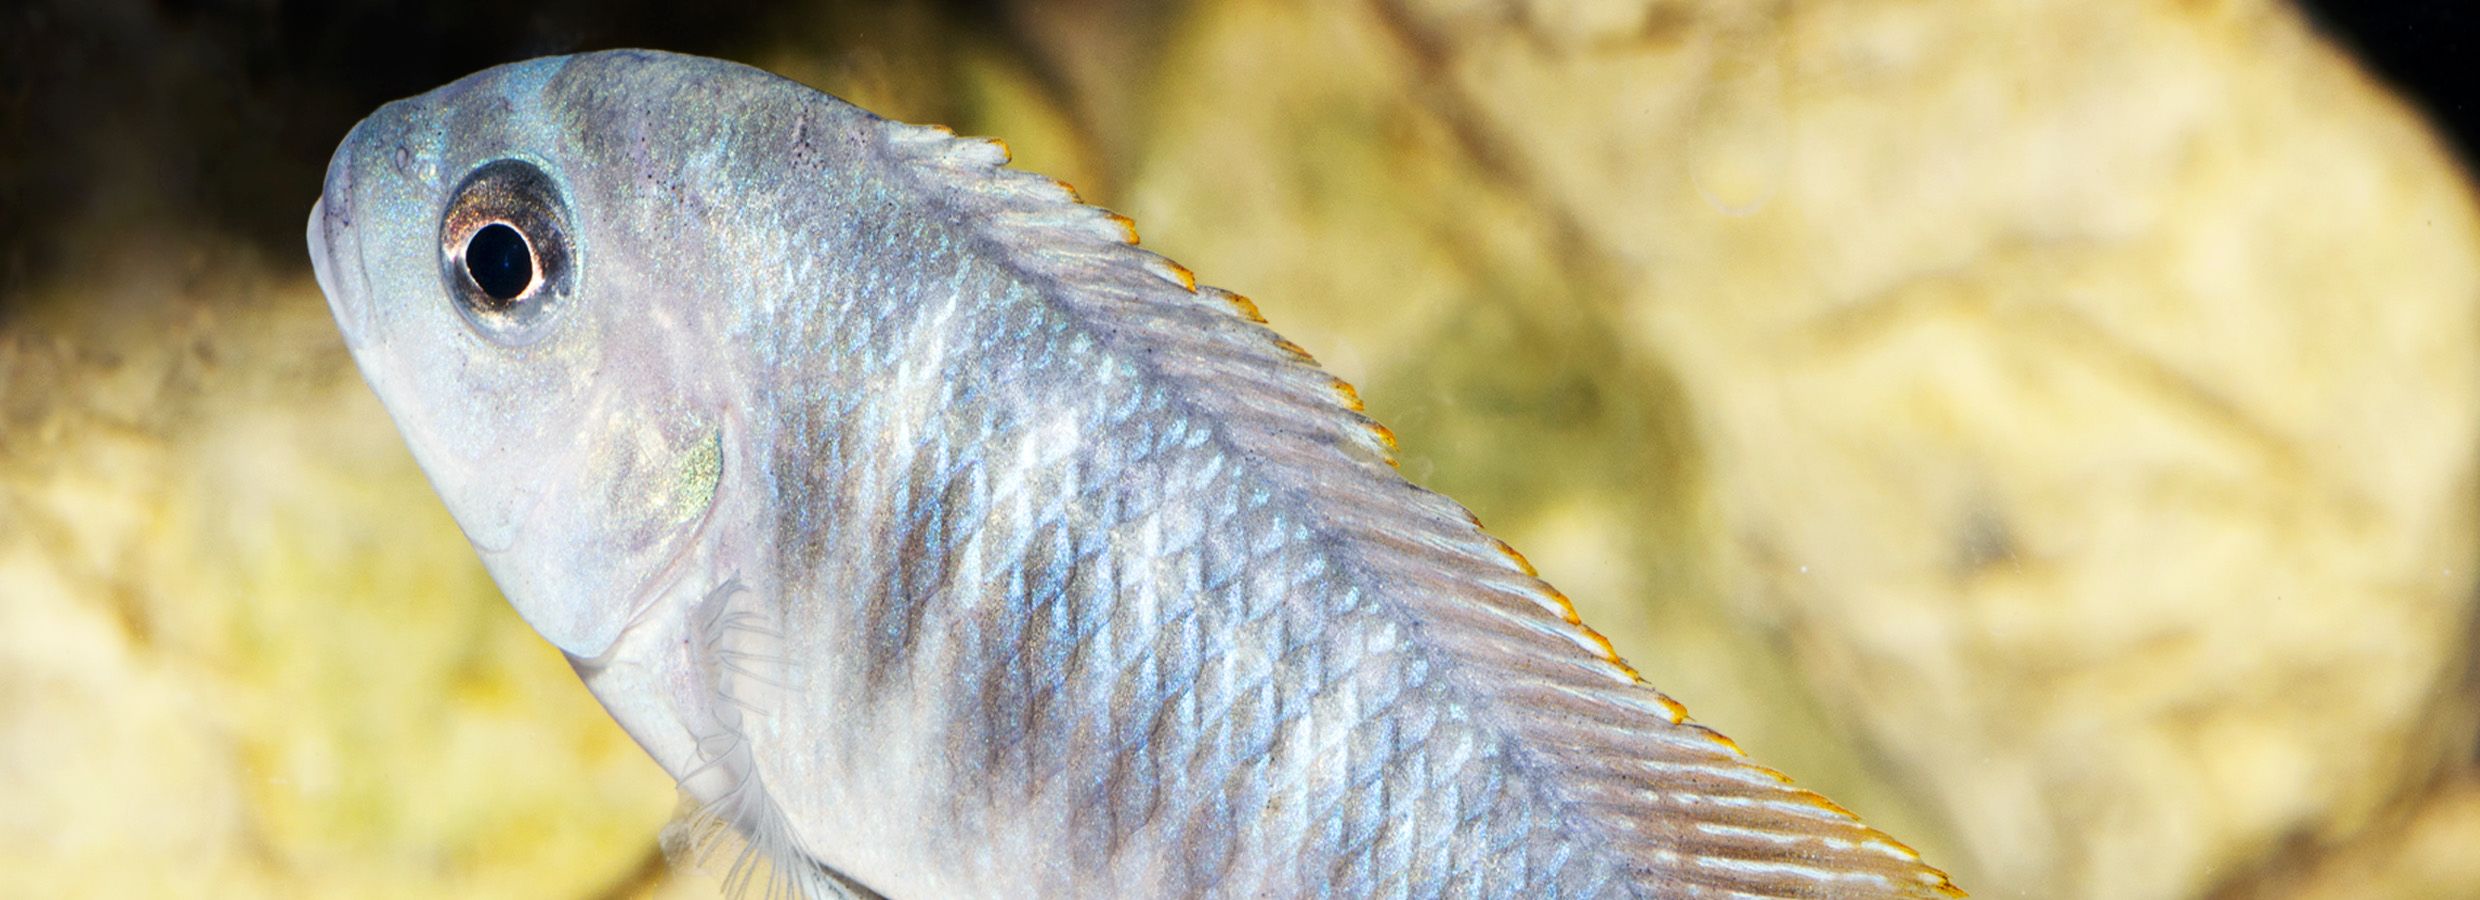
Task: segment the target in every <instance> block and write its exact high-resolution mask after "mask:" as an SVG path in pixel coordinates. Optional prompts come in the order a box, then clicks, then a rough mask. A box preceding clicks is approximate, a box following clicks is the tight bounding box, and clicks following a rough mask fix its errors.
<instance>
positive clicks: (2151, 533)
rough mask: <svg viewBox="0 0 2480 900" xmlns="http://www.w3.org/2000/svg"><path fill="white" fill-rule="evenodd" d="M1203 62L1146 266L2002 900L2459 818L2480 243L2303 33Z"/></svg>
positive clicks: (2065, 25) (1576, 591)
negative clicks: (1243, 327)
mask: <svg viewBox="0 0 2480 900" xmlns="http://www.w3.org/2000/svg"><path fill="white" fill-rule="evenodd" d="M1180 40H1181V41H1182V42H1183V44H1182V47H1181V52H1178V53H1175V54H1174V56H1173V62H1172V64H1171V68H1170V69H1169V70H1168V72H1167V73H1166V76H1165V79H1164V84H1165V85H1166V86H1167V87H1166V88H1165V89H1164V91H1163V93H1162V97H1163V100H1162V107H1161V116H1162V123H1161V124H1162V126H1163V127H1162V129H1161V130H1160V131H1159V132H1157V135H1156V137H1155V140H1154V141H1153V142H1152V143H1151V144H1150V145H1149V147H1148V153H1147V155H1146V156H1145V157H1144V160H1145V162H1144V165H1143V167H1142V168H1141V169H1140V170H1139V172H1138V174H1137V176H1136V177H1135V179H1134V180H1133V182H1132V188H1131V194H1130V199H1129V201H1128V203H1127V211H1129V212H1130V213H1131V214H1133V215H1135V216H1136V218H1137V220H1138V221H1139V222H1140V223H1141V224H1143V225H1145V226H1146V227H1147V228H1148V229H1149V233H1156V234H1160V235H1162V236H1163V239H1162V241H1161V242H1160V245H1161V247H1162V248H1163V249H1165V250H1166V252H1169V253H1171V254H1172V255H1173V256H1175V257H1177V258H1181V259H1183V260H1184V261H1186V262H1188V263H1190V264H1191V265H1192V266H1194V267H1195V268H1197V269H1198V270H1199V271H1200V272H1202V273H1205V274H1206V275H1207V277H1209V278H1210V279H1213V280H1217V281H1218V282H1220V283H1223V284H1228V285H1231V286H1233V287H1235V288H1236V289H1239V290H1241V291H1243V292H1248V293H1252V294H1253V295H1255V296H1256V297H1257V298H1258V301H1259V305H1260V306H1261V307H1262V308H1263V309H1264V310H1265V311H1266V313H1267V315H1268V316H1269V317H1270V318H1272V319H1273V321H1274V322H1275V323H1276V324H1277V325H1278V326H1279V327H1283V328H1285V329H1286V330H1288V331H1290V332H1293V333H1294V334H1295V336H1296V337H1297V338H1298V340H1299V341H1300V342H1301V343H1302V344H1303V345H1304V346H1306V347H1308V348H1309V349H1311V350H1312V351H1313V352H1320V353H1321V354H1323V355H1325V356H1326V357H1327V358H1328V361H1329V362H1330V363H1331V364H1333V365H1335V366H1336V367H1337V368H1338V369H1340V370H1342V371H1343V372H1344V373H1345V374H1346V377H1351V378H1357V379H1365V380H1366V382H1367V383H1366V384H1365V385H1364V387H1365V388H1366V390H1365V391H1364V394H1365V395H1366V396H1367V397H1368V398H1369V401H1370V406H1371V409H1372V411H1373V413H1375V414H1377V415H1378V416H1379V417H1380V418H1381V419H1383V420H1387V421H1390V422H1394V423H1396V424H1397V425H1398V428H1399V431H1400V432H1401V433H1402V435H1403V437H1404V439H1405V441H1406V444H1407V447H1408V449H1409V450H1410V452H1411V455H1412V457H1413V459H1414V460H1415V462H1414V463H1413V467H1414V468H1415V469H1416V470H1424V469H1426V468H1427V467H1426V466H1425V465H1424V464H1423V463H1422V462H1421V461H1420V460H1421V458H1423V457H1429V458H1430V461H1431V462H1433V463H1434V467H1435V471H1436V473H1437V475H1436V477H1435V478H1432V479H1431V481H1432V483H1433V484H1436V485H1438V486H1441V487H1443V488H1445V489H1447V490H1448V492H1449V493H1452V494H1455V495H1456V496H1458V497H1461V498H1463V499H1465V500H1466V501H1467V502H1469V503H1471V504H1472V505H1474V506H1475V507H1476V508H1477V509H1478V510H1479V511H1480V512H1481V514H1482V517H1483V518H1484V520H1485V521H1489V522H1492V523H1493V524H1496V525H1499V526H1501V530H1502V531H1503V532H1504V533H1505V534H1507V535H1508V536H1509V537H1510V538H1511V539H1513V541H1514V542H1515V543H1516V545H1517V546H1518V547H1520V548H1523V549H1525V550H1526V551H1527V552H1528V553H1531V554H1533V555H1534V557H1535V559H1536V561H1537V562H1539V563H1540V564H1541V568H1542V569H1543V571H1544V573H1545V575H1546V576H1547V577H1549V578H1550V579H1552V580H1553V581H1554V582H1557V583H1562V584H1567V585H1569V586H1570V587H1571V590H1570V593H1571V594H1572V595H1574V597H1575V599H1576V600H1577V602H1578V604H1579V606H1580V607H1581V608H1582V609H1583V610H1584V611H1585V614H1586V617H1587V619H1588V620H1589V621H1593V622H1595V623H1597V624H1600V625H1601V627H1603V628H1604V629H1605V630H1608V631H1610V632H1611V633H1612V636H1613V638H1614V639H1615V640H1616V641H1617V643H1618V645H1619V647H1620V648H1621V650H1622V652H1624V653H1627V654H1629V655H1630V656H1631V658H1633V659H1634V660H1635V661H1636V662H1637V663H1638V664H1639V665H1640V667H1642V668H1643V669H1644V670H1645V671H1646V673H1647V675H1648V677H1649V678H1651V679H1652V680H1653V681H1654V682H1655V683H1656V684H1657V685H1659V686H1662V687H1664V688H1666V689H1670V690H1672V691H1674V692H1675V693H1677V694H1678V695H1679V696H1680V697H1681V698H1682V699H1684V700H1685V701H1686V702H1687V703H1688V704H1689V707H1690V709H1691V710H1693V711H1695V712H1697V713H1698V714H1700V716H1702V717H1704V718H1706V719H1707V720H1708V721H1710V722H1713V723H1714V724H1716V725H1717V726H1719V727H1721V728H1722V729H1723V730H1724V731H1726V732H1728V733H1731V734H1734V735H1735V736H1738V737H1740V738H1741V739H1742V742H1743V743H1744V744H1746V745H1747V746H1749V747H1750V748H1751V749H1752V751H1754V752H1755V753H1757V754H1758V755H1759V756H1760V757H1762V758H1766V759H1769V760H1776V761H1778V762H1779V764H1780V765H1782V766H1784V767H1785V768H1787V769H1788V770H1790V771H1793V772H1795V773H1798V774H1800V775H1801V776H1802V777H1803V778H1804V780H1806V781H1808V782H1809V783H1811V784H1814V785H1816V786H1818V787H1820V788H1821V789H1822V790H1824V791H1825V792H1826V793H1828V794H1829V795H1832V796H1836V797H1838V798H1841V799H1844V800H1845V801H1846V802H1847V803H1849V804H1850V805H1852V806H1853V807H1854V808H1856V809H1858V810H1859V811H1860V812H1861V813H1862V814H1863V815H1866V816H1869V817H1870V818H1871V819H1872V820H1874V821H1876V822H1878V823H1879V824H1880V825H1882V826H1884V827H1886V828H1888V830H1890V831H1892V832H1893V833H1895V834H1898V835H1901V836H1904V837H1906V838H1907V839H1911V840H1914V841H1915V842H1916V843H1918V844H1919V845H1920V846H1921V849H1922V850H1923V852H1924V854H1925V855H1926V856H1927V858H1929V859H1930V860H1932V861H1934V862H1938V863H1939V864H1941V865H1945V866H1948V867H1949V868H1950V869H1951V870H1952V871H1954V873H1955V874H1956V877H1957V881H1958V882H1959V883H1961V884H1963V885H1964V886H1965V887H1967V888H1971V889H1976V890H1980V891H1985V892H1988V893H1991V894H1995V895H1999V896H2011V895H2015V894H2018V893H2025V894H2030V895H2039V896H2091V897H2172V896H2191V895H2196V894H2199V893H2205V892H2209V891H2211V890H2213V889H2215V888H2216V886H2217V885H2220V884H2223V883H2225V882H2233V881H2236V880H2238V879H2242V878H2244V877H2245V874H2246V873H2248V872H2251V871H2253V870H2256V869H2258V868H2261V867H2265V866H2269V865H2276V864H2280V863H2281V862H2282V861H2283V860H2284V859H2285V858H2286V857H2288V856H2290V855H2294V854H2295V853H2296V852H2297V851H2299V850H2300V849H2302V848H2308V847H2315V846H2319V845H2328V844H2338V843H2343V842H2347V841H2348V840H2349V839H2350V837H2351V836H2352V835H2354V834H2355V833H2357V832H2358V831H2359V830H2361V829H2362V828H2363V827H2364V826H2365V825H2366V824H2367V823H2368V822H2370V821H2371V819H2372V817H2375V816H2378V815H2380V814H2381V813H2382V812H2383V811H2385V810H2388V809H2390V808H2393V807H2398V806H2401V805H2404V804H2407V803H2411V802H2414V801H2416V800H2417V796H2416V795H2417V794H2418V793H2419V792H2420V791H2422V790H2423V786H2425V785H2427V784H2430V783H2431V782H2432V781H2433V777H2434V775H2435V773H2436V772H2438V771H2439V770H2440V769H2441V767H2445V766H2448V765H2455V766H2467V765H2469V761H2470V745H2471V741H2472V739H2473V737H2474V733H2473V729H2472V727H2471V721H2472V720H2471V717H2470V715H2469V714H2468V711H2469V707H2470V706H2471V704H2472V702H2473V696H2472V692H2471V687H2470V684H2469V682H2468V681H2467V680H2466V679H2465V677H2464V669H2463V660H2464V659H2465V658H2466V655H2467V654H2468V653H2469V652H2470V644H2471V642H2472V637H2473V632H2472V622H2473V619H2472V604H2471V598H2472V594H2473V585H2474V581H2473V572H2474V570H2475V563H2476V562H2480V561H2476V560H2475V559H2474V538H2475V534H2474V523H2473V521H2472V517H2473V513H2474V510H2475V507H2474V500H2475V499H2480V498H2475V496H2474V487H2475V483H2474V472H2473V463H2474V460H2475V450H2476V449H2480V448H2475V426H2476V425H2480V352H2475V350H2476V349H2480V344H2475V340H2480V319H2476V318H2475V311H2476V306H2475V301H2476V300H2480V260H2476V259H2475V255H2474V250H2475V249H2480V240H2476V239H2480V228H2476V227H2475V222H2474V216H2473V205H2472V196H2471V193H2470V191H2469V189H2468V186H2467V185H2466V183H2465V182H2464V181H2463V179H2462V178H2461V176H2460V175H2459V174H2458V172H2457V171H2456V167H2455V166H2454V164H2453V163H2452V161H2451V160H2450V158H2449V157H2448V155H2447V153H2446V152H2445V151H2444V150H2443V148H2441V147H2440V146H2439V145H2438V143H2437V139H2436V138H2435V137H2434V136H2433V135H2432V133H2431V132H2430V131H2429V130H2428V129H2426V128H2425V127H2424V126H2423V125H2422V124H2421V123H2420V122H2419V121H2418V120H2417V119H2416V118H2415V117H2414V116H2413V115H2412V114H2410V113H2409V112H2408V111H2407V110H2405V109H2404V108H2402V107H2401V106H2400V105H2398V104H2397V103H2396V102H2395V101H2393V100H2391V99H2389V98H2388V97H2387V96H2386V94H2385V93H2384V92H2383V91H2381V90H2380V89H2379V88H2378V87H2377V86H2375V85H2373V84H2372V83H2370V82H2369V81H2367V80H2366V79H2365V78H2364V77H2363V76H2362V75H2360V74H2359V73H2358V72H2357V71H2356V69H2355V67H2354V66H2353V64H2352V63H2351V62H2350V61H2349V60H2348V59H2346V58H2344V57H2343V56H2341V55H2340V54H2338V53H2337V52H2335V51H2334V50H2333V49H2331V48H2330V47H2329V46H2327V45H2325V44H2323V43H2321V42H2320V41H2319V40H2318V39H2316V38H2315V37H2314V36H2313V34H2312V33H2311V32H2310V31H2309V30H2308V29H2307V28H2306V26H2305V24H2304V23H2303V22H2302V21H2301V20H2300V19H2299V17H2298V16H2297V14H2296V13H2295V12H2294V11H2292V10H2290V9H2289V8H2287V7H2283V6H2277V5H2271V4H2266V3H2251V2H2227V3H2155V4H2092V3H2080V2H2021V3H2008V4H2002V5H1994V6H1993V5H1977V4H1974V5H1955V4H1938V3H1928V2H1908V3H1907V2H1826V3H1809V4H1798V5H1791V4H1740V5H1726V4H1712V5H1705V4H1686V3H1641V2H1626V3H1621V2H1604V3H1588V2H1532V3H1496V2H1477V0H1455V2H1419V0H1380V2H1374V3H1367V4H1354V5H1352V6H1351V7H1350V9H1349V10H1348V11H1339V10H1337V9H1336V7H1334V6H1331V5H1323V4H1309V3H1274V2H1228V3H1207V4H1205V5H1204V6H1203V7H1201V9H1200V11H1199V12H1198V13H1197V14H1196V15H1195V16H1194V17H1193V18H1192V20H1191V21H1190V25H1189V28H1188V29H1187V30H1186V31H1185V32H1184V33H1183V34H1182V36H1181V37H1180ZM1271 48H1282V50H1283V52H1282V54H1281V55H1280V56H1274V55H1272V54H1273V52H1274V51H1273V50H1272V49H1271ZM1365 135H1377V136H1379V137H1378V139H1377V140H1375V141H1356V140H1354V137H1355V136H1365ZM1467 479H1473V480H1472V481H1467ZM1683 523H1684V524H1683ZM1614 535H1615V536H1614ZM1639 541H1641V543H1639ZM1722 651H1728V654H1729V655H1731V656H1733V657H1735V661H1734V662H1730V663H1724V662H1720V661H1717V660H1716V659H1715V657H1716V656H1717V655H1719V654H1721V653H1722ZM1756 671H1780V672H1796V673H1798V675H1799V677H1798V679H1797V680H1796V681H1792V682H1785V681H1784V680H1782V679H1780V678H1762V677H1751V673H1752V672H1756ZM1802 695H1807V696H1813V697H1814V698H1815V699H1816V703H1817V706H1815V707H1812V706H1810V705H1809V704H1807V703H1804V702H1802V700H1801V699H1800V698H1801V696H1802ZM1820 709H1821V710H1822V715H1820ZM1828 723H1830V727H1829V725H1828Z"/></svg>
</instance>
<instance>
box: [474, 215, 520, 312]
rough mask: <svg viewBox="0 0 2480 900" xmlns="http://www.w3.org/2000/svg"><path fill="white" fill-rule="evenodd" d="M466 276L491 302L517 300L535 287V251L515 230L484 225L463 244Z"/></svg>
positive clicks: (505, 226) (501, 226) (498, 224)
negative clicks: (531, 286)
mask: <svg viewBox="0 0 2480 900" xmlns="http://www.w3.org/2000/svg"><path fill="white" fill-rule="evenodd" d="M465 272H466V274H469V275H472V276H473V277H474V284H476V285H479V286H480V287H481V288H482V292H483V293H485V294H489V295H491V299H493V300H499V301H503V302H505V301H509V300H514V299H517V295H519V294H523V293H525V288H526V286H527V285H530V284H533V283H534V248H532V247H530V246H527V245H526V243H525V236H524V235H522V234H518V233H517V230H516V229H514V228H510V227H508V226H507V225H504V224H501V223H498V222H493V223H491V224H489V225H484V226H482V230H480V231H476V232H474V237H473V239H472V240H470V241H467V242H466V243H465Z"/></svg>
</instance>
